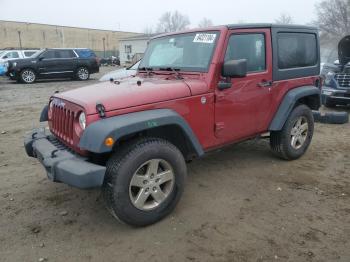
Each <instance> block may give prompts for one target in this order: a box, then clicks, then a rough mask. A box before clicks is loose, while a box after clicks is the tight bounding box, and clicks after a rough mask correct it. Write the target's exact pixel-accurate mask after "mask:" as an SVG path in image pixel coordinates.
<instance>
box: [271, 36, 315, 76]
mask: <svg viewBox="0 0 350 262" xmlns="http://www.w3.org/2000/svg"><path fill="white" fill-rule="evenodd" d="M277 42H278V67H279V69H289V68H300V67H308V66H314V65H316V64H317V59H318V57H317V40H316V35H315V34H308V33H278V36H277Z"/></svg>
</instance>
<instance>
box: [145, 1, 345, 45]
mask: <svg viewBox="0 0 350 262" xmlns="http://www.w3.org/2000/svg"><path fill="white" fill-rule="evenodd" d="M315 11H316V20H315V21H311V22H310V24H311V25H314V26H317V27H318V28H319V29H320V36H321V40H322V41H323V42H325V43H327V42H334V41H337V40H339V39H340V38H341V37H343V36H345V35H349V34H350V0H322V1H320V2H319V3H317V4H316V5H315ZM275 23H278V24H293V23H294V19H293V17H292V16H290V15H289V14H288V13H282V14H281V15H280V16H279V17H278V18H277V19H276V20H275ZM190 24H191V23H190V19H189V17H188V16H187V15H184V14H182V13H180V12H179V11H174V12H166V13H164V14H163V15H162V16H161V17H160V18H159V21H158V24H157V25H156V26H155V27H154V28H153V27H149V28H146V29H145V30H144V31H145V33H148V34H151V33H166V32H175V31H180V30H184V29H187V28H188V27H189V26H190ZM212 25H213V22H212V20H211V19H209V18H206V17H205V18H203V19H202V20H201V21H200V22H199V23H198V25H197V26H198V27H208V26H212Z"/></svg>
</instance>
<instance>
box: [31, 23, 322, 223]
mask: <svg viewBox="0 0 350 262" xmlns="http://www.w3.org/2000/svg"><path fill="white" fill-rule="evenodd" d="M319 70H320V54H319V38H318V31H317V29H316V28H312V27H305V26H290V25H288V26H279V25H271V24H251V25H227V26H220V27H211V28H206V29H200V30H191V31H186V32H180V33H172V34H165V35H161V36H157V37H155V38H153V39H152V40H151V41H150V43H149V45H148V48H147V51H146V53H145V55H144V58H143V59H142V62H141V64H140V67H139V70H138V73H137V76H135V77H130V78H127V79H124V80H121V81H111V82H109V83H99V84H96V85H91V86H87V87H83V88H79V89H75V90H72V91H68V92H64V93H60V94H55V95H54V96H52V97H51V98H50V101H49V103H48V105H47V106H46V107H45V108H44V109H43V112H42V114H41V119H40V121H48V125H49V129H50V132H48V131H47V130H43V129H37V130H33V131H32V132H31V133H30V135H29V136H27V137H26V139H25V149H26V152H27V154H28V155H29V156H31V157H36V158H38V159H39V161H40V162H41V163H42V165H43V166H44V167H45V169H46V171H47V175H48V177H49V178H50V179H51V180H52V181H55V182H63V183H66V184H68V185H71V186H74V187H78V188H92V187H102V191H103V195H104V199H105V202H106V205H107V207H108V209H109V211H110V212H111V213H112V214H113V215H114V216H115V217H117V218H119V219H120V220H122V221H124V222H126V223H128V224H131V225H135V226H145V225H149V224H152V223H155V222H157V221H159V220H160V219H162V218H163V217H165V216H166V215H167V214H169V213H170V212H171V211H172V210H173V209H174V208H175V206H176V204H177V202H178V201H179V199H180V197H181V195H182V192H183V190H184V185H185V178H186V161H187V160H192V159H193V158H196V157H200V156H202V155H203V154H204V153H205V152H208V151H210V150H214V149H217V148H220V147H223V146H225V145H229V144H232V143H236V142H239V141H242V140H247V139H251V138H256V137H259V136H261V134H265V133H269V134H270V144H271V148H272V151H273V152H275V153H276V155H278V156H280V157H281V158H283V159H287V160H293V159H297V158H299V157H300V156H302V155H303V154H304V153H305V151H306V150H307V148H308V146H309V145H310V142H311V139H312V135H313V131H314V122H313V115H312V111H311V110H318V109H319V107H320V78H319Z"/></svg>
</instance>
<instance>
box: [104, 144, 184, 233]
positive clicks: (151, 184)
mask: <svg viewBox="0 0 350 262" xmlns="http://www.w3.org/2000/svg"><path fill="white" fill-rule="evenodd" d="M186 173H187V171H186V163H185V160H184V158H183V155H182V154H181V152H180V151H179V149H178V148H176V147H175V146H174V145H173V144H171V143H170V142H168V141H166V140H163V139H157V138H145V139H141V140H137V141H134V142H132V143H129V144H126V145H124V146H123V147H122V148H120V150H118V151H117V152H116V153H115V154H114V155H113V156H112V157H111V158H110V159H109V160H108V162H107V171H106V177H105V181H104V185H103V188H102V191H103V196H104V200H105V202H106V206H107V209H108V210H109V211H110V212H111V214H112V215H113V216H114V217H116V218H118V219H119V220H121V221H123V222H125V223H127V224H129V225H133V226H147V225H150V224H153V223H155V222H158V221H159V220H161V219H162V218H164V217H165V216H167V215H168V214H169V213H170V212H171V211H172V210H173V209H174V208H175V206H176V204H177V203H178V201H179V200H180V198H181V195H182V193H183V190H184V184H185V178H186Z"/></svg>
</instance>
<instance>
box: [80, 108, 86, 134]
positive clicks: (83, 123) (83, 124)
mask: <svg viewBox="0 0 350 262" xmlns="http://www.w3.org/2000/svg"><path fill="white" fill-rule="evenodd" d="M79 124H80V127H81V129H83V130H84V129H85V127H86V116H85V113H84V112H81V113H80V115H79Z"/></svg>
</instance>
